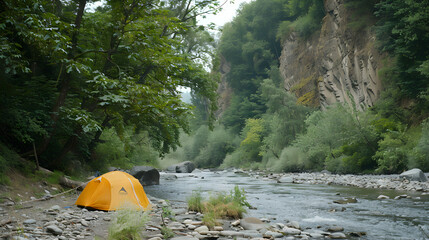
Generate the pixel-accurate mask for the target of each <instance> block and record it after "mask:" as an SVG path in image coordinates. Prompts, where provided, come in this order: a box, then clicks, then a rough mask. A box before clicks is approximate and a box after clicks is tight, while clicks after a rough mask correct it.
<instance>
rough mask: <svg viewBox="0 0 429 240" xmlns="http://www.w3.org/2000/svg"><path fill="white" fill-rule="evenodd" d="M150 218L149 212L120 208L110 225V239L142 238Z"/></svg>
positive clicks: (133, 239)
mask: <svg viewBox="0 0 429 240" xmlns="http://www.w3.org/2000/svg"><path fill="white" fill-rule="evenodd" d="M149 220H150V217H149V214H148V212H142V211H136V210H133V209H122V210H118V211H117V212H116V217H115V218H114V220H113V222H112V224H111V225H110V227H109V236H108V240H141V239H142V236H141V231H142V230H143V228H144V226H145V225H146V223H147V222H148V221H149Z"/></svg>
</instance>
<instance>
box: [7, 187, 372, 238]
mask: <svg viewBox="0 0 429 240" xmlns="http://www.w3.org/2000/svg"><path fill="white" fill-rule="evenodd" d="M75 197H76V196H74V195H69V196H62V197H60V198H58V199H50V200H46V201H43V202H37V203H35V202H33V203H31V204H26V205H19V207H17V205H15V206H2V207H1V208H0V218H1V219H2V220H1V221H0V239H17V240H23V239H47V240H60V239H61V240H66V239H88V240H89V239H107V236H108V228H109V226H110V225H111V224H112V222H113V221H114V219H115V217H116V214H117V212H104V211H88V210H87V209H82V208H78V207H76V206H74V205H73V202H74V200H75ZM150 199H151V202H152V203H153V210H152V211H151V212H150V217H151V220H150V221H149V222H148V223H147V224H146V227H145V229H143V230H142V236H144V239H150V240H161V239H164V236H163V235H162V233H161V228H162V220H161V217H160V216H161V212H162V207H169V208H170V209H171V211H172V213H173V215H174V216H173V217H171V218H170V219H169V218H167V219H165V222H166V224H167V227H168V228H169V229H171V231H172V232H173V233H174V236H173V237H172V238H171V239H173V240H185V239H189V240H193V239H194V240H198V239H220V240H222V239H275V238H282V239H325V238H327V239H344V238H348V237H353V236H354V237H359V236H363V235H365V233H364V232H347V231H345V230H344V229H343V228H342V227H341V226H335V225H334V226H330V227H325V228H322V227H321V226H319V227H318V228H315V229H302V228H301V227H300V224H299V223H298V222H293V221H292V222H284V223H283V222H269V220H267V219H257V218H253V217H247V218H243V219H240V220H219V226H216V227H213V228H209V227H208V226H205V225H203V222H202V218H203V214H201V213H196V212H188V211H187V208H186V204H185V203H180V202H179V203H171V204H170V203H169V202H167V201H165V200H161V199H156V198H153V197H150Z"/></svg>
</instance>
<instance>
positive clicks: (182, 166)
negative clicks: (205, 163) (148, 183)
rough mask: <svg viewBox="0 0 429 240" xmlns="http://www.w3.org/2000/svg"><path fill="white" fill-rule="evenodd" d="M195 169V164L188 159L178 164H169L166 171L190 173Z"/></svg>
mask: <svg viewBox="0 0 429 240" xmlns="http://www.w3.org/2000/svg"><path fill="white" fill-rule="evenodd" d="M194 169H195V164H194V163H193V162H190V161H186V162H181V163H179V164H175V165H171V166H169V167H168V168H167V169H166V171H167V172H176V173H191V172H192V171H194Z"/></svg>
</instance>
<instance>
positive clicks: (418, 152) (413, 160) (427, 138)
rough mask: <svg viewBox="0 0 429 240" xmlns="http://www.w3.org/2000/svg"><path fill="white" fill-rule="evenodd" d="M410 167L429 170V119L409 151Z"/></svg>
mask: <svg viewBox="0 0 429 240" xmlns="http://www.w3.org/2000/svg"><path fill="white" fill-rule="evenodd" d="M409 159H410V160H409V164H408V167H409V168H420V169H421V170H422V171H429V120H428V119H427V120H426V121H424V122H423V123H422V131H421V137H420V140H419V141H418V143H417V144H416V146H415V147H414V148H413V149H412V151H410V153H409Z"/></svg>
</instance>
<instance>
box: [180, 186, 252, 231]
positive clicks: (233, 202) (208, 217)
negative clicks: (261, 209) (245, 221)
mask: <svg viewBox="0 0 429 240" xmlns="http://www.w3.org/2000/svg"><path fill="white" fill-rule="evenodd" d="M245 207H250V204H249V203H248V202H247V200H246V195H245V192H244V190H241V189H240V188H239V187H238V186H235V188H234V190H232V191H231V192H230V193H229V194H226V193H224V192H219V193H216V194H215V195H211V196H210V197H209V199H208V200H207V201H203V198H202V196H201V192H200V191H195V192H193V194H192V196H191V197H190V198H189V199H188V209H189V210H191V211H197V212H201V213H203V214H204V217H203V223H204V224H205V225H207V226H209V227H213V226H215V225H216V224H217V221H216V220H217V219H220V218H232V219H239V218H242V217H243V214H244V213H246V209H245Z"/></svg>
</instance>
